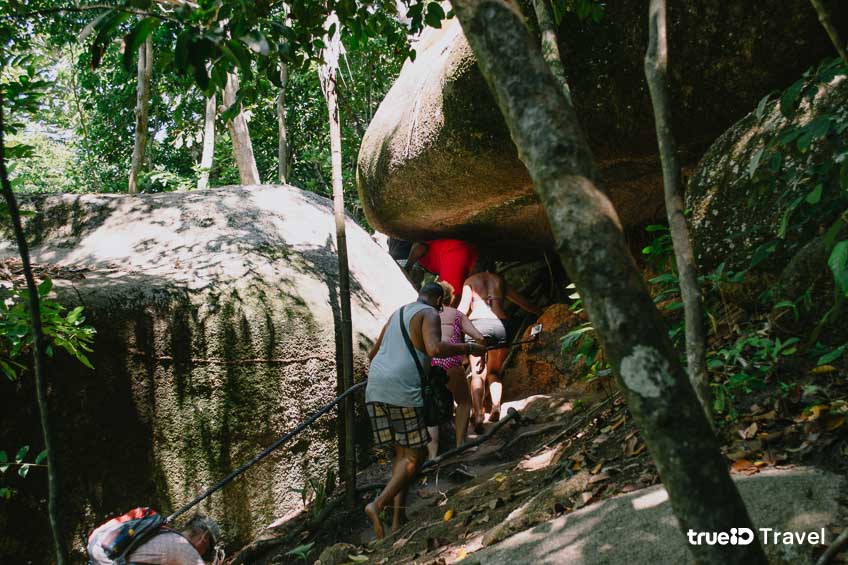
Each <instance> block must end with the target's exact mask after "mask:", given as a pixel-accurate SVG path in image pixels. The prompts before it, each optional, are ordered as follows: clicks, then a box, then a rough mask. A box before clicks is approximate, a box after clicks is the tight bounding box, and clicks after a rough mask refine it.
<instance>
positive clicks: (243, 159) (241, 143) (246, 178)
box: [224, 73, 260, 184]
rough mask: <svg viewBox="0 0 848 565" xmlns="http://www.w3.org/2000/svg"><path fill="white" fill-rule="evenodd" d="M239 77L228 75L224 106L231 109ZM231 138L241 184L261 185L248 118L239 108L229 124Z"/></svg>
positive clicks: (232, 74) (233, 74) (236, 92)
mask: <svg viewBox="0 0 848 565" xmlns="http://www.w3.org/2000/svg"><path fill="white" fill-rule="evenodd" d="M238 89H239V80H238V75H236V74H235V73H230V74H228V75H227V86H226V87H225V88H224V105H225V106H226V107H227V108H229V107H230V106H232V105H233V104H235V102H236V95H237V94H238ZM227 127H228V128H229V130H230V138H231V139H232V141H233V155H234V156H235V159H236V166H237V167H238V170H239V179H240V181H241V184H259V182H260V181H259V170H258V169H257V168H256V159H254V157H253V144H252V143H251V142H250V131H249V130H248V128H247V118H245V116H244V112H242V111H241V108H239V111H238V114H236V116H235V117H234V118H233V119H232V120H230V121H229V122H227Z"/></svg>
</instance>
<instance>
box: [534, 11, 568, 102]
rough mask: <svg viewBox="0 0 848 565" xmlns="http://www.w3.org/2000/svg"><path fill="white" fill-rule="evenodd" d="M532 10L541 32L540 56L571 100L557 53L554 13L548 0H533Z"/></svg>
mask: <svg viewBox="0 0 848 565" xmlns="http://www.w3.org/2000/svg"><path fill="white" fill-rule="evenodd" d="M533 10H534V11H535V12H536V21H537V22H538V23H539V31H541V32H542V56H543V57H544V58H545V62H546V63H547V64H548V68H549V69H551V73H552V74H553V75H554V78H555V79H556V81H557V82H558V83H559V87H560V88H561V89H562V93H563V94H564V95H565V98H566V100H568V101H569V102H571V89H570V88H569V87H568V79H567V78H566V77H565V67H564V66H563V64H562V58H561V57H560V54H559V41H558V38H557V32H556V25H554V15H553V13H551V4H550V2H549V0H533Z"/></svg>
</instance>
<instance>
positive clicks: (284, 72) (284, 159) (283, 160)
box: [277, 62, 289, 184]
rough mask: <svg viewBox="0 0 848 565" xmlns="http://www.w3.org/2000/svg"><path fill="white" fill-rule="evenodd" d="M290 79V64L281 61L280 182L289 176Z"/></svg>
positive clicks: (278, 170) (278, 99)
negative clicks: (287, 116) (288, 84)
mask: <svg viewBox="0 0 848 565" xmlns="http://www.w3.org/2000/svg"><path fill="white" fill-rule="evenodd" d="M288 80H289V72H288V66H287V65H286V63H285V62H282V63H280V93H279V94H277V130H278V132H279V137H278V139H277V162H278V165H277V176H278V177H279V179H280V182H281V183H283V184H286V178H288V176H289V142H288V135H287V132H286V84H287V83H288Z"/></svg>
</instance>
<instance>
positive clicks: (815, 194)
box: [804, 183, 824, 204]
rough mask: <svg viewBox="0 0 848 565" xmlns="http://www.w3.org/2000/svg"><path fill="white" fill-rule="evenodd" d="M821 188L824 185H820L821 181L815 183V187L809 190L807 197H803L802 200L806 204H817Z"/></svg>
mask: <svg viewBox="0 0 848 565" xmlns="http://www.w3.org/2000/svg"><path fill="white" fill-rule="evenodd" d="M823 188H824V187H823V186H822V184H821V183H819V184H817V185H816V187H815V188H814V189H813V190H811V191H810V193H809V194H808V195H807V197H806V198H805V199H804V201H805V202H806V203H807V204H818V203H819V201H820V200H821V196H822V189H823Z"/></svg>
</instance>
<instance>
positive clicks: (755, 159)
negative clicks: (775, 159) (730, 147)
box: [748, 147, 765, 178]
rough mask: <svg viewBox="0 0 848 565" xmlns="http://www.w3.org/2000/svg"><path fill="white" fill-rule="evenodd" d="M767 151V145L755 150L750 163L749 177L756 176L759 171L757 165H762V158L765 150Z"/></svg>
mask: <svg viewBox="0 0 848 565" xmlns="http://www.w3.org/2000/svg"><path fill="white" fill-rule="evenodd" d="M764 151H765V147H761V148H759V149H757V150H756V151H754V154H753V155H751V162H750V163H748V177H749V178H754V174H755V173H756V172H757V167H759V166H760V158H761V157H762V156H763V152H764Z"/></svg>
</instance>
